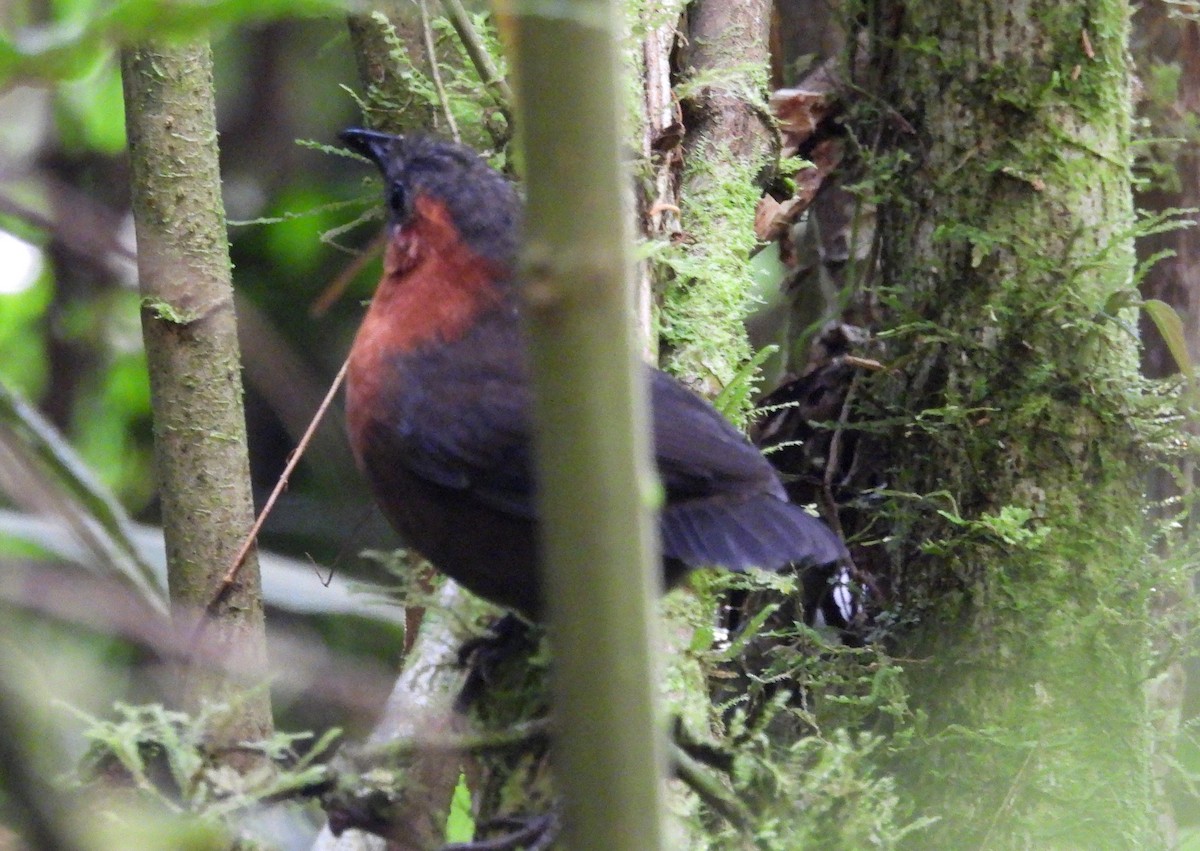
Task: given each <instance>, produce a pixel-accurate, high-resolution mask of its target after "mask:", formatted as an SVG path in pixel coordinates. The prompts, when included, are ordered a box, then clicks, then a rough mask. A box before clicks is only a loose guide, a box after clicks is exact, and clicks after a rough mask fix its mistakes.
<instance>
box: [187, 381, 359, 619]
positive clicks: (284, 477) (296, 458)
mask: <svg viewBox="0 0 1200 851" xmlns="http://www.w3.org/2000/svg"><path fill="white" fill-rule="evenodd" d="M349 367H350V359H349V358H346V361H345V362H344V363H343V364H342V368H341V369H339V370H338V374H337V376H336V377H335V378H334V379H333V383H332V384H331V385H330V386H329V392H328V393H326V394H325V398H324V399H323V400H322V401H321V405H320V407H318V408H317V412H316V413H315V414H313V418H312V422H310V423H309V424H308V428H307V429H306V430H305V432H304V436H303V437H301V438H300V442H299V443H298V444H297V445H296V450H295V451H294V452H293V453H292V456H291V458H289V459H288V462H287V466H286V467H284V469H283V472H282V473H281V474H280V476H279V481H278V482H276V483H275V489H274V490H272V491H271V495H270V496H269V497H267V502H266V504H265V505H264V506H263V508H262V511H260V512H259V513H258V519H256V520H255V521H254V525H253V526H252V527H251V528H250V532H249V534H248V535H246V539H245V540H244V541H243V542H242V546H241V547H240V548H239V549H238V552H237V555H236V556H234V559H233V563H232V564H230V565H229V569H228V570H227V571H226V572H225V575H224V576H223V577H222V578H221V584H220V586H219V587H218V588H217V592H216V594H214V595H213V599H212V602H210V603H209V604H208V609H209V611H210V612H211V611H212V610H213V609H214V608H215V607H216V606H217V604H218V603H220V602H221V600H222V599H223V598H224V596H225V594H226V593H227V592H228V591H229V589H230V588H232V587H233V583H234V582H235V581H237V576H238V571H240V570H241V569H242V564H243V562H245V561H246V556H247V555H249V554H250V550H251V548H252V547H253V546H254V543H255V541H257V540H258V533H259V532H260V531H262V527H263V524H264V523H266V522H267V517H268V516H270V514H271V509H273V508H274V507H275V501H276V500H277V499H279V495H280V494H281V493H283V490H284V488H286V487H287V484H288V480H289V478H290V477H291V475H292V471H293V470H295V469H296V465H297V464H299V463H300V459H301V458H302V457H303V456H304V450H305V449H307V448H308V444H309V442H310V441H311V440H312V436H313V435H314V434H315V433H316V431H317V426H319V425H320V424H321V420H322V419H324V418H325V412H326V411H327V410H329V406H330V405H331V404H332V403H333V397H334V396H335V395H336V394H337V391H338V388H340V387H341V386H342V381H343V380H344V379H345V378H346V370H347V369H348V368H349Z"/></svg>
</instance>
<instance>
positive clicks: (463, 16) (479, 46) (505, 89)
mask: <svg viewBox="0 0 1200 851" xmlns="http://www.w3.org/2000/svg"><path fill="white" fill-rule="evenodd" d="M442 5H443V6H444V7H445V8H446V12H447V13H448V14H449V16H450V23H451V24H452V25H453V26H454V31H455V32H456V33H458V38H459V40H460V41H461V42H462V44H463V47H464V48H466V51H467V56H469V57H471V63H472V64H473V65H474V66H475V70H476V71H477V72H478V73H479V79H480V80H482V81H483V84H484V85H485V86H486V87H487V88H488V89H490V90H491V92H492V96H493V97H494V98H495V99H496V106H497V107H499V109H500V112H501V113H503V115H504V118H505V120H508V119H509V118H510V115H509V111H510V109H511V108H512V103H513V93H512V89H511V88H510V87H509V85H508V81H507V80H505V79H504V78H503V77H502V76H500V69H498V68H497V67H496V63H495V62H493V61H492V57H491V54H489V53H488V52H487V47H485V46H484V44H483V39H481V38H480V37H479V33H477V32H475V25H474V24H473V23H472V22H471V16H470V15H469V14H468V13H467V10H466V8H465V7H464V6H463V4H462V3H461V2H460V0H442Z"/></svg>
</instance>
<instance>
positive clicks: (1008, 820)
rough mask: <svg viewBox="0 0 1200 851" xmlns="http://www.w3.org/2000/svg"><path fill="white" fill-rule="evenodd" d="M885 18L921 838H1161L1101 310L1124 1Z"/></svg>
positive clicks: (1121, 205)
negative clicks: (924, 826) (926, 822)
mask: <svg viewBox="0 0 1200 851" xmlns="http://www.w3.org/2000/svg"><path fill="white" fill-rule="evenodd" d="M868 16H869V20H870V30H869V36H870V44H869V50H870V51H871V69H872V70H871V71H870V72H869V74H868V78H867V79H864V80H862V81H861V83H862V85H863V86H864V87H865V88H867V89H868V90H869V91H870V93H871V96H872V99H871V102H870V104H869V105H867V106H862V107H860V110H859V113H858V116H857V120H858V121H859V122H860V126H859V138H872V135H873V134H874V133H879V135H880V138H882V139H883V146H882V150H881V151H879V152H878V159H877V160H876V166H875V173H874V181H875V188H876V190H882V193H883V195H884V198H885V203H884V205H883V206H882V207H881V210H880V229H881V240H882V246H883V247H882V256H881V269H880V274H881V281H880V296H881V299H882V302H883V304H884V305H885V306H886V308H887V310H888V327H887V328H886V332H887V333H886V335H885V336H886V346H887V353H886V360H887V363H888V365H889V367H890V368H889V369H888V370H887V371H886V372H883V373H880V374H879V375H878V376H876V378H875V379H874V380H873V381H872V382H870V383H869V385H868V386H867V388H866V391H867V392H866V393H864V397H865V398H866V401H865V402H864V405H863V407H864V411H863V413H864V414H865V415H866V418H867V420H868V422H870V421H871V420H873V421H874V426H873V427H872V428H873V430H874V431H875V432H877V436H876V437H875V438H874V439H872V440H871V441H870V449H869V450H868V452H869V453H870V454H868V456H867V457H868V459H869V460H870V463H871V464H872V466H873V467H874V472H875V473H876V475H877V476H878V479H879V480H881V481H883V482H885V483H886V485H885V486H886V489H887V493H888V494H890V495H891V496H889V498H888V501H887V503H886V505H885V507H884V509H883V512H884V518H883V519H884V522H886V523H887V524H888V527H889V528H888V529H887V533H886V538H885V542H884V543H882V544H881V545H879V546H877V547H875V548H873V549H872V550H871V552H873V553H875V557H876V565H875V567H876V569H877V570H878V571H881V572H883V573H885V574H886V576H887V578H888V580H889V581H890V583H891V586H892V589H893V592H894V595H895V598H896V599H895V601H894V603H893V605H892V607H891V608H892V614H893V616H894V617H895V618H896V619H897V621H898V622H899V623H900V624H905V625H908V627H909V629H906V630H905V631H904V634H903V637H902V638H900V639H899V647H898V648H897V649H898V655H899V656H901V657H903V658H906V659H910V660H912V661H910V662H909V663H908V664H907V677H908V684H909V688H910V691H911V700H912V704H913V707H914V709H915V710H916V713H917V715H916V719H917V721H918V722H919V723H917V725H916V727H915V729H914V730H913V731H912V733H913V737H912V739H911V744H910V745H909V746H907V747H905V748H903V749H902V750H901V751H900V752H899V754H898V757H897V762H896V766H895V768H896V771H897V772H898V774H899V782H900V786H901V788H903V789H905V790H906V792H907V794H908V795H909V797H910V801H911V805H912V806H913V808H914V809H915V812H916V813H917V814H918V815H921V816H935V817H939V818H940V821H938V822H937V823H936V824H935V825H934V826H933V827H932V828H930V829H929V830H928V831H923V832H921V833H919V834H917V838H916V840H915V842H916V844H917V845H919V846H920V847H939V848H959V847H984V846H986V847H988V848H1028V847H1055V848H1118V847H1119V848H1131V847H1147V848H1148V847H1155V846H1158V845H1160V844H1161V841H1160V838H1159V836H1158V834H1157V831H1156V828H1155V824H1154V813H1155V806H1154V799H1153V794H1152V782H1151V772H1150V760H1149V755H1150V752H1151V748H1150V740H1151V725H1150V718H1149V713H1148V711H1147V703H1146V697H1145V691H1144V685H1145V681H1146V677H1147V674H1148V663H1149V659H1148V650H1147V645H1148V642H1147V634H1148V623H1147V619H1148V616H1147V599H1148V597H1149V595H1150V593H1151V586H1152V582H1153V579H1152V577H1150V576H1149V575H1148V572H1147V571H1146V570H1145V569H1144V559H1145V558H1146V555H1147V553H1146V544H1145V539H1144V535H1143V529H1142V527H1141V524H1142V521H1143V509H1144V503H1143V494H1142V483H1143V481H1144V478H1143V473H1144V470H1143V467H1142V464H1141V455H1142V453H1141V451H1140V449H1139V422H1138V419H1137V414H1136V409H1137V405H1138V391H1137V390H1136V387H1137V353H1136V341H1135V340H1134V339H1133V338H1132V336H1131V335H1130V334H1128V333H1127V331H1126V330H1124V328H1122V327H1121V325H1120V324H1119V323H1118V322H1116V321H1111V320H1110V319H1108V318H1106V312H1107V310H1108V305H1109V304H1111V303H1110V302H1109V298H1110V296H1112V295H1113V294H1114V293H1117V292H1120V291H1122V290H1127V289H1128V288H1130V287H1131V284H1132V268H1133V251H1132V238H1131V233H1132V222H1133V212H1132V206H1131V201H1130V173H1129V162H1130V149H1129V136H1130V73H1129V68H1128V56H1127V52H1126V40H1127V34H1128V17H1129V8H1128V4H1126V3H1125V2H1121V0H1087V2H1079V3H1071V4H1063V3H1059V2H1056V0H1034V2H1030V3H1014V2H1010V0H977V2H971V3H965V4H946V3H941V2H938V0H918V2H913V0H906V2H892V0H881V2H878V3H875V4H872V5H871V6H870V7H869V13H868ZM1126 313H1128V311H1126V312H1125V313H1122V314H1121V315H1120V317H1119V318H1120V320H1121V321H1122V322H1123V323H1125V324H1126V325H1127V324H1128V323H1129V321H1130V320H1131V319H1132V317H1130V316H1128V315H1126ZM874 519H875V521H876V523H877V524H878V523H879V520H880V518H879V516H878V514H876V515H875V517H874ZM876 528H878V527H876ZM877 537H878V536H877Z"/></svg>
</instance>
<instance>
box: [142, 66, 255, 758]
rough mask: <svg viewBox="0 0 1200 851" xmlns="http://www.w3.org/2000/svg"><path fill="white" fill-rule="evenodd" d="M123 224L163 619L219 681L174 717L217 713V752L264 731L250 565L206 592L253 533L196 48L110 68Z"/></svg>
mask: <svg viewBox="0 0 1200 851" xmlns="http://www.w3.org/2000/svg"><path fill="white" fill-rule="evenodd" d="M121 70H122V77H123V81H124V89H125V111H126V129H127V132H128V135H129V148H130V160H131V166H132V180H133V214H134V224H135V227H136V231H137V241H138V277H139V286H140V289H141V293H142V333H143V337H144V339H145V343H146V354H147V358H148V360H149V366H150V390H151V404H152V407H153V413H154V447H155V448H154V452H155V466H156V469H157V473H158V484H159V493H160V495H161V498H162V512H163V529H164V534H165V537H166V544H167V570H168V585H169V588H170V592H171V605H172V610H173V612H174V615H175V618H176V620H177V622H179V624H180V625H181V626H183V627H185V628H191V625H193V624H195V623H197V622H198V620H197V619H198V618H200V617H202V616H204V612H205V611H206V609H207V610H208V611H209V613H210V615H211V619H210V621H209V622H208V623H207V625H206V627H205V629H204V630H203V632H202V633H198V634H199V635H201V637H202V640H204V641H206V642H209V643H210V644H215V645H216V649H215V650H213V651H212V652H209V653H206V654H205V657H206V658H210V659H211V658H226V659H228V660H229V666H228V667H227V668H226V669H225V670H223V671H216V670H206V671H200V670H191V671H187V672H185V675H184V677H183V679H182V681H181V684H180V687H179V692H178V694H177V696H176V698H177V700H178V702H179V703H180V704H181V705H183V706H184V707H187V708H191V709H195V708H197V707H198V706H199V705H200V704H202V703H204V702H227V703H230V704H231V706H232V711H231V712H230V713H228V714H227V716H226V717H224V718H222V719H221V720H220V729H218V730H214V731H213V741H214V743H215V744H216V745H217V746H221V745H232V744H235V743H237V742H240V741H246V740H255V739H261V738H263V737H264V736H266V735H268V734H269V733H270V731H271V726H272V725H271V715H270V704H269V699H268V697H267V695H266V692H265V689H257V690H255V691H254V692H252V693H247V692H246V689H247V687H248V686H258V685H260V684H261V682H262V681H263V679H264V678H265V669H266V637H265V633H264V623H263V609H262V594H261V587H260V584H259V575H258V562H257V558H256V557H255V556H254V555H253V554H252V555H251V557H250V558H248V559H247V561H246V563H245V564H244V566H243V567H242V570H241V573H240V574H239V576H238V579H237V582H236V583H235V584H234V586H233V588H232V589H230V591H229V592H228V593H227V594H225V595H224V597H223V598H222V599H221V600H220V601H219V603H217V604H215V605H214V604H213V603H214V601H213V599H212V597H213V595H214V593H215V590H216V589H217V588H218V586H219V584H220V578H221V576H222V575H223V573H224V572H225V570H226V569H227V567H228V566H229V563H230V561H231V559H232V557H233V555H234V553H235V552H236V551H237V549H238V545H239V544H240V542H241V538H242V536H243V535H244V534H245V531H246V530H247V529H248V528H249V527H250V525H251V522H252V521H253V519H254V506H253V503H252V500H251V495H250V467H249V461H248V458H247V452H246V424H245V417H244V414H243V410H242V379H241V364H240V357H239V353H238V346H237V328H236V322H235V318H234V313H233V287H232V283H231V278H230V262H229V249H228V241H227V239H226V234H225V212H224V207H223V206H222V203H221V178H220V170H219V167H218V163H217V131H216V118H215V114H214V104H213V85H212V55H211V51H210V49H209V47H208V45H207V44H206V43H193V44H187V45H165V44H145V45H141V46H139V47H136V48H128V49H126V50H125V51H124V52H123V54H122V62H121Z"/></svg>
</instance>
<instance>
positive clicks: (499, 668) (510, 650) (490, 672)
mask: <svg viewBox="0 0 1200 851" xmlns="http://www.w3.org/2000/svg"><path fill="white" fill-rule="evenodd" d="M540 640H541V633H540V631H539V630H538V628H537V627H535V626H533V625H531V624H530V623H529V622H527V621H525V620H522V619H521V618H519V617H517V616H516V615H514V614H507V615H505V616H504V617H502V618H500V619H498V620H497V621H496V622H495V623H493V624H492V625H491V626H490V627H488V630H487V632H485V633H484V634H483V635H480V636H478V637H476V638H472V639H470V640H468V641H466V642H464V643H463V646H462V647H461V648H459V651H458V664H459V665H461V666H463V667H464V668H467V669H468V671H467V678H466V682H465V683H463V687H462V691H461V692H459V694H458V698H457V700H455V702H454V708H455V709H456V710H458V711H459V712H466V711H467V710H469V709H470V708H471V707H472V706H474V705H475V703H476V702H477V701H478V700H479V698H480V697H482V696H483V694H484V693H485V692H486V691H487V689H488V688H489V687H490V686H492V685H494V684H496V683H498V682H502V681H504V679H505V673H504V672H505V670H506V669H507V668H508V666H509V665H510V663H511V662H512V661H513V660H515V659H528V658H529V657H530V656H532V655H533V654H534V653H536V652H537V650H538V647H539V644H540Z"/></svg>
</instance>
